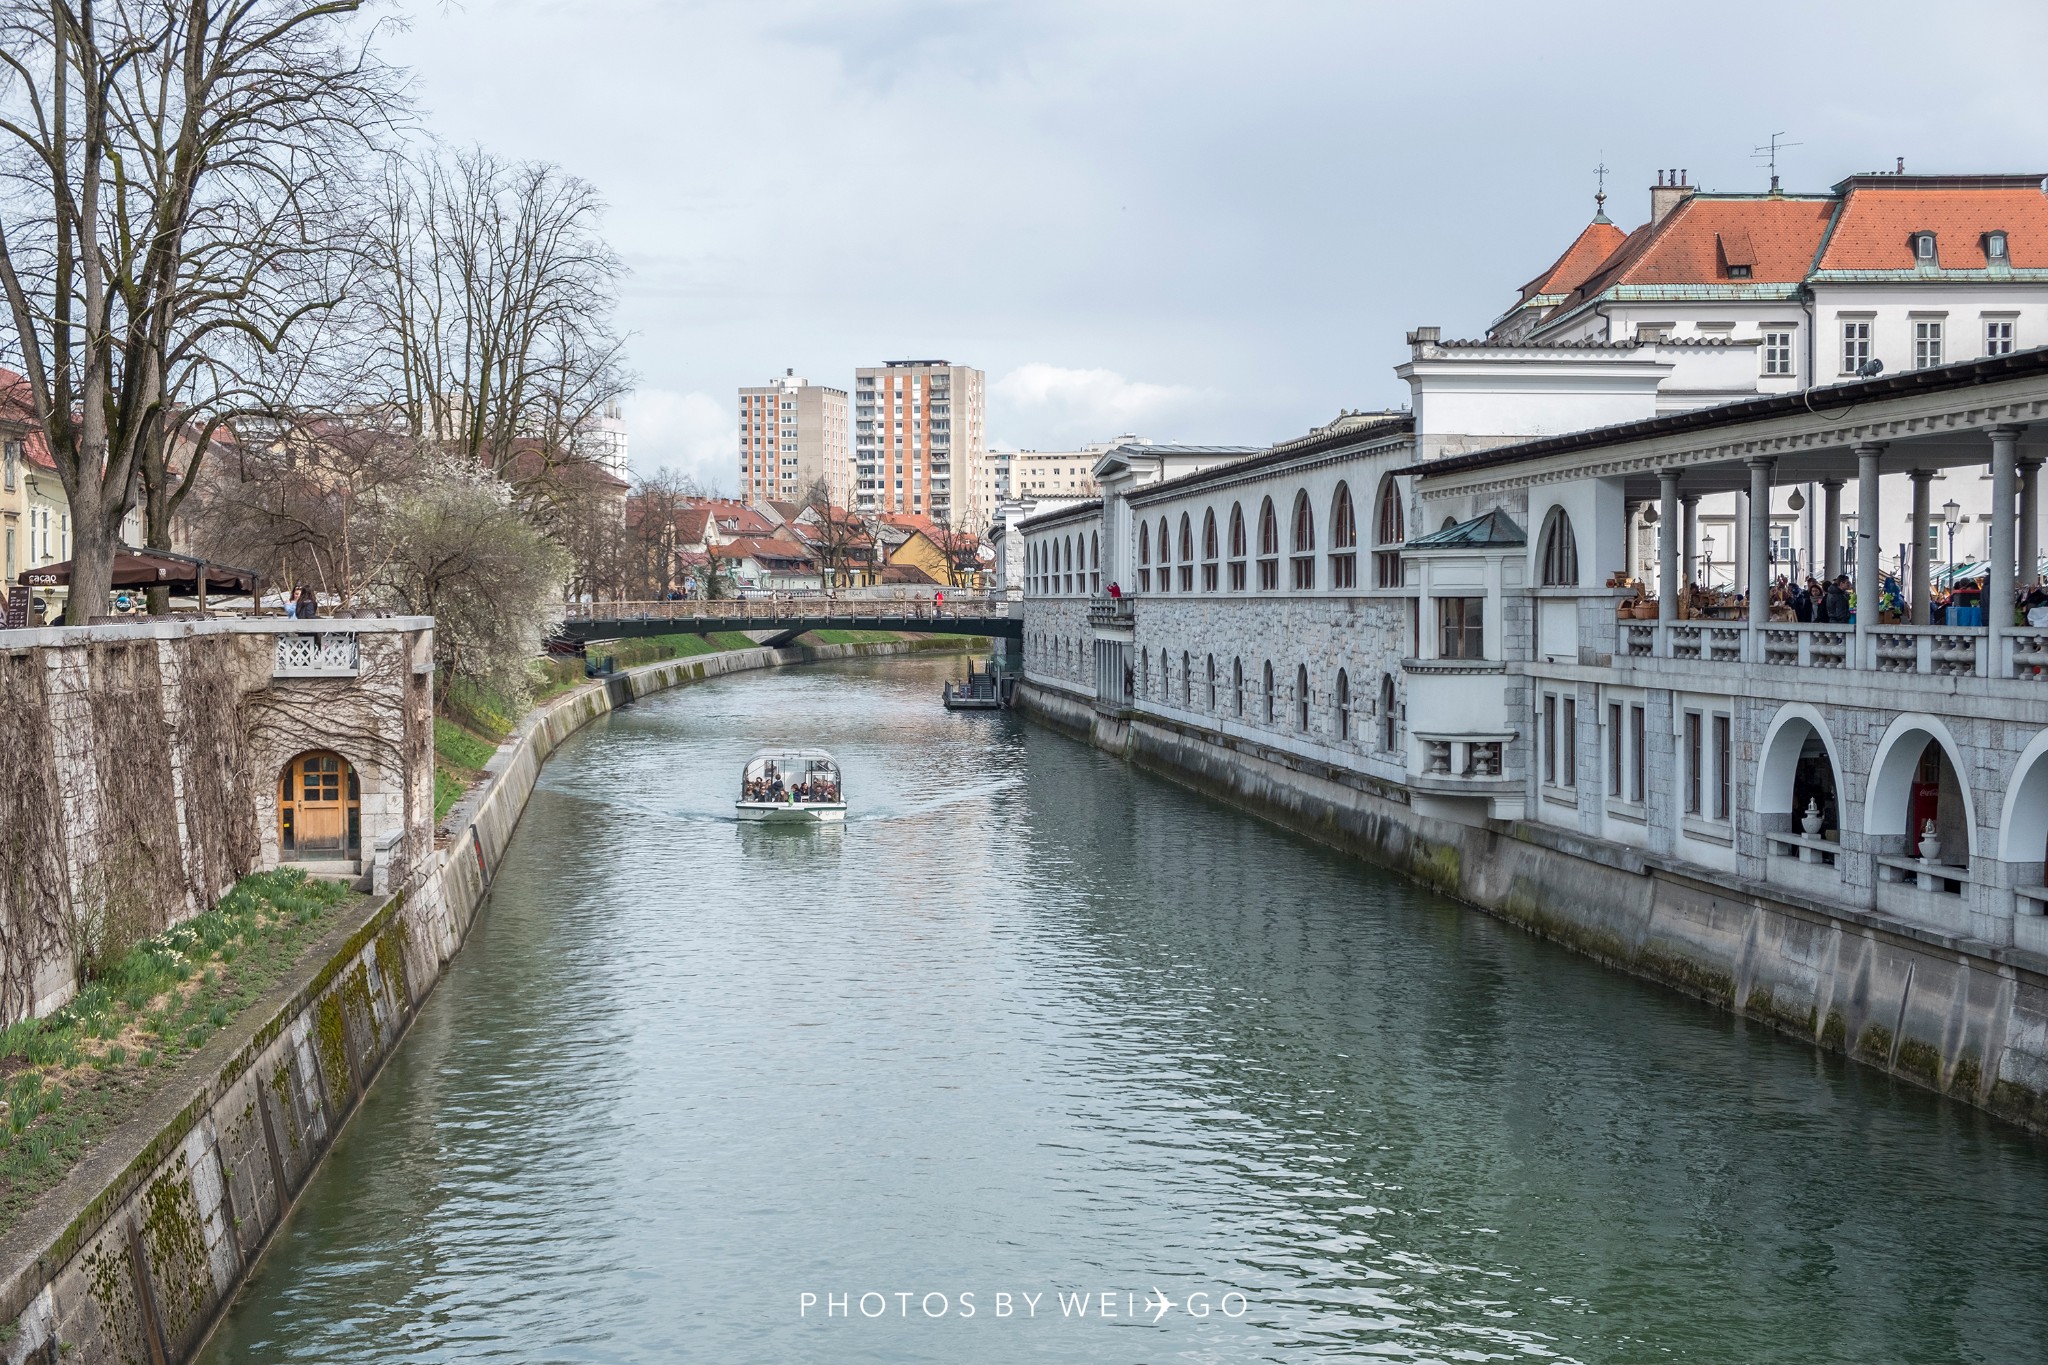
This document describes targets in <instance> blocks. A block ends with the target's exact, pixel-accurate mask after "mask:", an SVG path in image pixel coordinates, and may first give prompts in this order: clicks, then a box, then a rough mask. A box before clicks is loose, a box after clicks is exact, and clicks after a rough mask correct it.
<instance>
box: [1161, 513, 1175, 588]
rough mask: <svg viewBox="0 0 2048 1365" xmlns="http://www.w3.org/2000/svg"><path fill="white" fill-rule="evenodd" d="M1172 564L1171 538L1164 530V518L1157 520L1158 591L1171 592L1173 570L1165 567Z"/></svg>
mask: <svg viewBox="0 0 2048 1365" xmlns="http://www.w3.org/2000/svg"><path fill="white" fill-rule="evenodd" d="M1172 563H1173V536H1172V534H1171V533H1169V532H1168V531H1167V529H1166V518H1165V517H1161V518H1160V519H1159V591H1161V592H1172V591H1173V570H1172V569H1170V568H1168V567H1167V566H1168V565H1170V564H1172Z"/></svg>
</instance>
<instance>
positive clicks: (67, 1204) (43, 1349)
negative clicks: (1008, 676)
mask: <svg viewBox="0 0 2048 1365" xmlns="http://www.w3.org/2000/svg"><path fill="white" fill-rule="evenodd" d="M985 648H987V642H986V641H985V640H979V639H976V638H973V637H952V638H941V639H930V640H919V641H898V642H893V643H869V644H847V645H819V646H796V647H791V648H785V649H768V648H765V647H757V648H752V649H742V650H731V651H726V652H723V653H718V654H710V655H703V656H699V657H694V658H683V659H674V660H668V661H664V662H660V663H655V664H649V665H647V666H644V667H641V668H636V669H632V670H630V671H628V672H624V673H619V674H615V675H612V676H610V677H608V678H604V679H600V680H597V681H593V682H590V683H585V684H582V685H580V686H578V687H577V688H575V689H574V690H573V691H570V692H568V693H566V694H564V695H563V696H561V697H559V698H557V699H556V700H554V701H552V702H550V703H548V704H547V705H545V706H543V707H540V708H538V709H536V710H535V711H534V712H533V713H532V714H530V715H529V716H527V717H526V718H525V719H524V720H523V721H522V722H521V723H520V725H519V726H518V728H517V729H516V730H515V731H514V732H513V733H512V735H511V736H510V737H509V738H507V739H506V740H505V742H504V743H503V744H501V745H500V746H499V747H498V748H497V750H496V751H495V752H494V753H493V755H492V756H491V758H490V760H489V761H488V762H487V763H486V764H485V765H484V767H483V769H482V771H481V776H480V780H479V782H478V784H477V786H476V787H475V788H473V789H472V790H470V791H469V792H467V793H466V794H465V795H464V796H463V798H462V800H460V801H458V802H456V803H455V805H454V807H453V808H452V809H451V810H450V812H449V814H448V816H447V818H446V819H445V820H444V821H443V824H442V838H441V840H440V842H441V851H440V853H439V855H438V856H437V857H436V858H435V859H434V860H433V861H432V863H431V865H430V866H429V867H428V868H427V869H425V871H424V872H423V874H422V875H421V876H420V877H419V878H418V879H416V880H415V881H414V882H412V883H411V884H409V885H406V886H403V887H381V886H380V887H379V888H378V892H379V894H378V895H377V896H376V897H375V899H374V900H373V901H371V902H370V903H368V904H367V905H364V906H362V907H360V908H357V909H355V910H353V911H352V912H350V913H348V914H346V915H345V916H344V918H343V919H342V921H341V922H340V923H338V924H337V925H335V926H334V927H333V928H332V929H331V930H329V931H328V932H327V933H325V934H324V935H323V936H322V937H321V939H320V940H319V941H318V942H317V943H316V944H315V945H314V946H313V948H312V949H311V950H309V951H308V952H307V953H306V955H305V956H304V957H303V958H302V959H301V960H300V962H299V963H298V965H297V966H295V967H294V968H293V969H291V970H290V971H288V972H286V973H285V974H284V977H283V980H282V981H281V982H280V983H279V984H278V985H277V986H276V987H274V988H273V989H272V990H270V991H269V992H268V993H267V994H266V995H265V996H264V997H263V998H262V999H261V1000H260V1001H258V1002H257V1003H256V1005H254V1006H253V1007H251V1008H250V1009H248V1010H246V1011H245V1012H244V1013H243V1014H241V1015H240V1016H239V1017H237V1018H235V1019H233V1020H230V1021H228V1022H227V1023H226V1025H225V1027H223V1028H222V1029H221V1030H220V1031H219V1032H218V1033H217V1034H216V1035H215V1036H214V1037H213V1038H212V1039H211V1040H209V1041H207V1042H206V1043H205V1044H204V1045H203V1046H202V1047H200V1048H199V1049H198V1051H197V1052H196V1053H194V1054H193V1055H192V1056H191V1057H190V1059H189V1060H187V1061H186V1062H184V1063H183V1064H182V1065H180V1066H179V1067H178V1068H177V1070H176V1071H174V1072H173V1073H172V1076H171V1078H170V1080H169V1081H168V1083H166V1084H165V1085H164V1086H163V1088H162V1089H161V1090H159V1091H158V1092H157V1093H156V1094H155V1095H153V1096H152V1097H151V1098H150V1099H149V1101H148V1102H147V1103H146V1104H145V1105H144V1106H143V1107H142V1109H141V1111H140V1112H138V1113H137V1114H135V1115H134V1116H133V1117H132V1118H130V1119H128V1120H127V1121H126V1122H124V1123H122V1124H120V1125H119V1126H118V1127H117V1128H115V1129H114V1130H113V1131H112V1132H111V1133H110V1134H109V1135H108V1137H107V1138H106V1140H105V1141H104V1142H103V1143H102V1144H101V1145H100V1146H99V1147H98V1148H97V1149H95V1150H94V1151H92V1152H91V1153H89V1154H87V1155H86V1156H85V1158H84V1159H83V1160H82V1161H81V1162H80V1163H79V1164H78V1165H77V1166H76V1167H74V1168H73V1170H72V1171H71V1173H70V1174H69V1175H68V1176H67V1177H66V1178H65V1179H64V1180H63V1181H62V1182H61V1183H59V1184H58V1185H57V1186H56V1187H55V1188H54V1189H52V1190H51V1191H50V1193H49V1194H48V1195H47V1196H46V1197H45V1198H44V1199H43V1200H42V1201H40V1202H39V1203H38V1205H37V1206H36V1207H35V1208H34V1209H32V1210H30V1211H28V1212H27V1213H26V1214H25V1215H24V1216H23V1217H22V1219H21V1220H20V1221H19V1222H18V1223H16V1224H15V1226H14V1227H13V1228H12V1229H11V1230H9V1231H8V1233H7V1234H6V1235H5V1236H4V1237H0V1323H5V1324H10V1325H11V1330H7V1331H0V1359H4V1361H5V1363H6V1365H24V1362H28V1361H44V1360H55V1359H57V1358H58V1357H59V1355H60V1354H61V1355H62V1357H63V1358H64V1359H67V1360H68V1359H79V1360H85V1361H95V1360H106V1361H147V1362H152V1365H156V1363H159V1362H160V1363H161V1365H174V1363H175V1362H181V1361H184V1360H187V1359H189V1358H190V1357H191V1355H192V1354H193V1353H194V1351H196V1349H197V1348H198V1346H199V1345H200V1343H201V1342H202V1341H203V1340H204V1338H205V1335H206V1333H207V1331H208V1330H209V1329H210V1327H211V1325H212V1323H213V1322H214V1320H215V1319H216V1317H217V1315H218V1313H219V1311H220V1309H221V1307H222V1305H223V1304H225V1303H226V1302H227V1300H228V1299H229V1298H230V1297H231V1296H232V1295H233V1293H234V1291H235V1289H236V1287H237V1286H239V1284H240V1283H241V1282H242V1280H243V1278H244V1277H245V1276H246V1274H247V1273H248V1270H249V1268H250V1266H251V1265H252V1264H253V1263H254V1262H255V1261H256V1259H257V1258H258V1257H260V1256H261V1254H262V1252H263V1249H264V1247H265V1246H266V1244H267V1243H268V1241H269V1239H270V1237H271V1235H272V1234H273V1233H274V1231H275V1230H276V1228H277V1227H278V1225H279V1223H280V1222H281V1221H282V1220H283V1218H284V1216H285V1214H286V1213H288V1212H289V1211H290V1208H291V1206H292V1202H293V1200H294V1199H295V1198H296V1196H297V1194H298V1193H299V1191H300V1190H302V1189H303V1188H304V1185H305V1182H306V1180H307V1179H308V1177H309V1176H310V1175H311V1173H312V1171H313V1170H314V1168H315V1167H317V1166H318V1164H319V1162H320V1160H321V1158H322V1157H323V1156H324V1154H325V1153H326V1152H327V1150H328V1149H329V1147H330V1146H331V1145H332V1143H333V1140H334V1137H335V1135H336V1134H338V1133H339V1131H340V1130H341V1128H342V1126H343V1125H344V1124H345V1123H346V1121H347V1119H348V1117H349V1115H350V1114H351V1113H352V1112H353V1111H354V1109H355V1107H356V1105H357V1104H358V1103H359V1101H360V1099H361V1096H362V1094H363V1093H364V1091H365V1090H366V1089H367V1087H368V1086H369V1085H370V1084H371V1083H372V1082H373V1081H374V1080H375V1078H376V1076H377V1073H378V1072H379V1070H380V1069H381V1068H382V1066H383V1064H384V1062H385V1061H386V1060H387V1059H388V1058H389V1057H390V1056H391V1054H392V1052H393V1051H394V1050H395V1048H396V1047H397V1045H398V1043H399V1042H400V1040H401V1039H402V1038H403V1037H404V1035H405V1032H406V1030H407V1028H408V1027H409V1026H410V1024H411V1022H412V1020H413V1018H414V1015H415V1013H416V1011H417V1009H418V1007H419V1005H420V1004H421V1002H422V1001H424V1000H425V998H426V996H427V995H428V993H429V992H431V991H432V989H433V988H434V985H435V984H436V982H437V981H438V980H439V978H440V976H441V974H442V971H443V970H444V969H445V968H446V966H447V963H448V961H449V960H450V959H451V958H452V957H453V955H454V954H455V952H456V951H458V950H459V948H460V947H461V944H462V941H463V939H464V937H465V936H466V935H467V933H468V930H469V928H470V926H471V924H472V923H473V922H474V921H475V918H476V915H477V913H478V911H479V910H480V909H481V907H482V905H483V902H484V900H485V898H486V896H487V895H488V893H489V890H490V883H491V878H492V876H493V874H494V873H495V871H496V869H497V867H498V864H499V862H500V860H501V859H502V858H503V856H504V853H505V848H506V845H507V844H508V843H509V841H510V839H511V836H512V831H513V829H514V828H515V827H516V825H517V824H518V821H519V817H520V814H521V813H522V811H523V810H524V808H525V805H526V801H527V798H528V797H529V796H530V795H531V793H532V791H533V788H534V784H535V782H536V781H537V779H538V775H539V771H540V767H541V765H542V764H543V763H545V762H546V760H547V758H548V756H549V755H550V754H552V753H553V752H554V750H555V749H556V748H557V747H558V746H559V745H560V744H561V743H562V742H563V741H564V740H565V739H566V738H568V736H570V735H571V734H573V733H574V732H575V731H577V730H579V729H581V728H582V727H583V726H584V725H585V724H587V723H588V722H590V721H591V720H594V719H596V718H598V717H600V716H603V715H605V714H608V713H609V712H610V711H612V710H614V709H615V708H617V707H618V706H621V705H624V704H626V703H628V702H630V701H631V700H632V699H633V698H635V697H639V696H646V695H650V694H652V693H655V692H659V691H662V690H665V689H668V688H671V687H677V686H686V685H689V684H690V683H693V682H696V681H699V680H702V679H706V678H712V677H719V676H723V675H725V674H729V673H738V672H743V671H748V670H755V669H772V668H780V667H787V666H791V665H796V664H804V663H811V662H817V661H820V660H826V659H842V658H856V657H877V656H889V655H896V654H909V653H913V652H920V653H921V652H926V651H931V650H938V651H964V650H976V649H985ZM396 837H397V836H396V835H394V836H393V838H394V840H395V838H396ZM384 851H386V850H380V852H384ZM379 861H380V863H381V861H382V860H381V859H380V860H379ZM60 1348H61V1350H60Z"/></svg>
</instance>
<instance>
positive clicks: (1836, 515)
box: [1820, 479, 1842, 583]
mask: <svg viewBox="0 0 2048 1365" xmlns="http://www.w3.org/2000/svg"><path fill="white" fill-rule="evenodd" d="M1820 498H1821V534H1822V535H1823V536H1825V537H1826V538H1827V540H1826V544H1825V547H1824V548H1823V550H1822V552H1821V553H1822V559H1821V564H1822V565H1823V566H1824V567H1823V568H1822V570H1821V577H1822V578H1823V579H1824V580H1825V581H1826V582H1829V583H1832V582H1834V581H1835V580H1836V579H1837V578H1840V577H1841V576H1842V481H1841V480H1840V479H1822V480H1821V482H1820Z"/></svg>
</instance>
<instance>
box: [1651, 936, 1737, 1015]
mask: <svg viewBox="0 0 2048 1365" xmlns="http://www.w3.org/2000/svg"><path fill="white" fill-rule="evenodd" d="M1636 964H1637V966H1639V967H1640V968H1642V969H1643V970H1644V971H1646V972H1649V973H1650V974H1651V975H1653V976H1656V977H1659V978H1661V979H1662V980H1664V981H1667V982H1669V983H1670V984H1672V985H1674V986H1680V987H1683V988H1685V989H1686V990H1689V991H1692V992H1693V993H1694V994H1697V995H1702V996H1705V997H1706V998H1707V999H1709V1000H1712V1001H1715V1002H1716V1003H1719V1004H1723V1005H1727V1006H1729V1007H1730V1008H1733V1006H1734V1004H1735V977H1734V976H1733V975H1732V974H1731V973H1728V972H1724V971H1721V970H1720V969H1718V968H1715V967H1709V966H1707V965H1706V964H1705V963H1703V962H1695V961H1694V960H1693V959H1691V958H1689V957H1681V956H1679V955H1678V954H1677V953H1670V952H1664V951H1662V950H1661V949H1656V948H1645V949H1644V950H1643V952H1642V954H1641V955H1640V956H1639V957H1638V958H1637V959H1636Z"/></svg>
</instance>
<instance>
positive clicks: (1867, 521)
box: [1856, 445, 1884, 667]
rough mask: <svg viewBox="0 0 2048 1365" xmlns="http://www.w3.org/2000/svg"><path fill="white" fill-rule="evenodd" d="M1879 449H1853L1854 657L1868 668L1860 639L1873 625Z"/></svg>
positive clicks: (1867, 657) (1869, 447)
mask: <svg viewBox="0 0 2048 1365" xmlns="http://www.w3.org/2000/svg"><path fill="white" fill-rule="evenodd" d="M1882 454H1884V447H1883V446H1882V445H1862V446H1857V447H1856V635H1857V643H1856V650H1857V654H1856V657H1857V659H1858V660H1859V661H1860V663H1861V664H1862V665H1863V666H1866V667H1867V666H1868V664H1869V662H1870V653H1869V651H1868V650H1867V649H1865V648H1864V644H1863V641H1864V638H1865V637H1866V636H1867V635H1868V633H1869V631H1870V629H1871V627H1873V626H1875V625H1876V624H1877V591H1878V588H1877V585H1878V572H1877V556H1878V540H1877V522H1878V501H1877V494H1878V473H1877V461H1878V457H1879V456H1880V455H1882Z"/></svg>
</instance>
